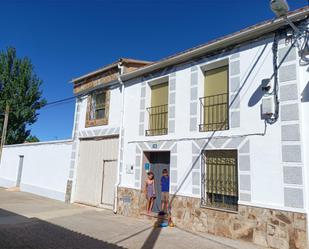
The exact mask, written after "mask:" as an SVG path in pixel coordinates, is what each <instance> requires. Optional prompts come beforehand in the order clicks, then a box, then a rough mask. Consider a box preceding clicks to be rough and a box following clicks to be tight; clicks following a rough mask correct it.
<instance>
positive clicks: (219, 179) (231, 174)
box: [202, 150, 238, 211]
mask: <svg viewBox="0 0 309 249" xmlns="http://www.w3.org/2000/svg"><path fill="white" fill-rule="evenodd" d="M202 179H203V181H202V185H203V186H202V189H203V191H202V205H203V206H206V207H212V208H219V209H227V210H232V211H237V208H238V205H237V203H238V173H237V151H236V150H206V151H204V152H203V167H202Z"/></svg>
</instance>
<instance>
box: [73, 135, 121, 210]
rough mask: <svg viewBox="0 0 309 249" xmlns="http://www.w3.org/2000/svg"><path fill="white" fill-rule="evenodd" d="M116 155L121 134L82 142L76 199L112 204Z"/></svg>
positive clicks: (104, 205) (82, 201)
mask: <svg viewBox="0 0 309 249" xmlns="http://www.w3.org/2000/svg"><path fill="white" fill-rule="evenodd" d="M117 155H118V138H109V139H102V140H82V141H81V142H80V147H79V161H78V166H77V178H76V192H75V198H74V199H75V202H78V203H83V204H87V205H91V206H103V207H106V208H112V207H113V202H114V187H115V184H116V178H117V176H116V174H117Z"/></svg>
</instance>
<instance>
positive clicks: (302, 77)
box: [120, 36, 309, 213]
mask: <svg viewBox="0 0 309 249" xmlns="http://www.w3.org/2000/svg"><path fill="white" fill-rule="evenodd" d="M273 39H274V38H273V36H268V37H265V38H263V39H259V40H258V41H255V42H250V43H248V44H244V45H242V46H240V47H238V48H237V49H234V50H232V51H229V52H224V53H221V54H219V55H214V56H210V57H205V58H199V59H197V60H195V61H190V62H188V63H184V64H182V65H179V66H174V67H173V68H171V69H168V70H163V69H162V70H161V71H160V72H158V73H154V74H153V75H150V76H147V77H144V78H142V79H141V78H139V79H135V80H132V81H131V82H128V83H125V85H126V87H125V103H130V104H126V105H125V109H124V123H123V125H124V131H125V132H124V154H123V161H124V165H123V166H122V167H121V175H122V177H121V179H122V180H121V184H120V186H121V187H127V188H133V189H141V187H142V185H143V182H144V179H141V172H142V167H143V165H142V160H141V158H142V155H143V152H144V151H157V150H162V151H165V150H168V151H171V153H172V154H171V172H170V175H171V193H172V194H173V193H176V194H177V195H182V196H191V197H197V198H201V167H202V166H201V165H202V163H201V159H200V158H198V157H199V155H198V154H199V153H200V151H201V148H202V146H203V144H205V143H208V142H207V141H210V142H209V144H208V145H207V146H206V147H205V149H207V150H208V149H222V148H224V149H237V150H238V174H239V180H238V182H239V204H243V205H249V206H256V207H265V208H272V209H279V210H287V211H295V212H303V213H305V212H307V211H308V205H307V203H308V199H307V194H306V192H307V191H306V186H307V178H308V176H309V175H308V170H307V169H306V168H305V167H304V165H308V158H307V157H308V155H305V154H306V153H305V152H306V151H307V152H308V138H309V136H308V135H309V131H308V130H307V129H308V128H307V127H306V125H304V124H307V123H308V121H309V120H308V119H309V113H308V110H307V109H308V101H307V102H306V103H304V102H303V103H301V102H300V101H301V100H300V99H301V95H300V94H301V91H302V89H303V88H304V87H305V86H306V85H307V84H308V79H309V78H308V72H307V71H306V70H307V66H305V67H301V66H300V65H299V63H298V60H299V57H298V54H297V51H296V48H295V47H294V48H292V50H291V51H290V52H289V54H288V56H287V58H286V59H285V60H284V62H283V63H282V65H281V67H280V69H279V86H280V90H279V99H280V113H279V119H278V121H277V122H275V123H274V124H267V126H266V129H265V122H264V120H263V119H261V110H260V108H261V101H262V95H261V92H262V91H261V83H262V81H263V80H264V79H268V78H271V76H272V74H273V53H272V45H273ZM290 46H291V44H289V43H287V44H286V43H285V40H284V39H282V40H280V41H279V47H278V49H279V50H278V54H279V60H280V59H282V58H283V56H282V55H283V54H285V52H286V51H287V49H288V48H289V47H290ZM222 60H228V64H229V88H230V90H229V91H230V94H229V96H230V120H229V122H230V128H229V130H226V131H217V132H214V133H213V132H199V131H198V125H199V123H200V104H199V98H201V97H203V93H204V74H203V69H204V68H205V67H206V68H207V67H209V66H210V67H212V65H213V64H214V63H217V62H219V61H222ZM161 77H168V78H169V98H170V99H169V127H168V129H169V132H168V134H167V135H163V136H145V135H144V134H145V130H146V129H148V115H147V112H146V110H145V108H147V107H150V94H151V92H150V91H151V90H150V84H151V83H152V82H153V81H156V80H158V79H160V78H161ZM193 81H196V82H193ZM237 82H238V83H239V84H238V83H237ZM272 85H273V80H272ZM292 85H295V86H296V87H297V88H296V89H297V91H298V94H297V96H296V98H294V96H285V95H284V96H283V94H284V93H286V91H285V92H284V91H283V89H282V88H281V87H282V86H287V88H286V89H287V90H288V91H287V92H290V88H289V86H292ZM195 86H196V87H195ZM292 90H293V89H292ZM307 91H308V86H307ZM144 92H145V93H144ZM196 93H197V94H196ZM280 94H281V95H280ZM259 95H260V96H259ZM174 98H175V101H174ZM285 98H287V100H286V99H285ZM289 98H292V99H289ZM283 100H284V101H283ZM144 102H145V104H144ZM290 104H292V106H291V107H292V109H289V107H290V106H288V105H290ZM196 108H197V109H196ZM295 111H296V112H298V111H299V113H301V114H300V115H299V116H297V118H296V119H294V118H291V119H290V120H289V118H287V120H283V116H286V115H291V116H293V114H295ZM171 112H172V113H173V112H175V114H174V113H173V114H171ZM283 112H284V113H283ZM238 115H239V116H238ZM235 117H236V118H235ZM238 117H239V120H237V118H238ZM289 124H295V125H299V129H300V130H299V131H301V136H300V137H299V139H297V138H296V139H294V137H293V138H292V141H283V136H284V134H283V133H285V132H292V133H293V131H295V130H294V129H293V128H291V129H289V130H288V131H286V130H285V131H283V129H282V126H283V125H289ZM307 126H308V125H307ZM264 133H265V134H264ZM296 133H297V131H296ZM292 136H293V135H292ZM210 138H211V139H210ZM209 139H210V140H209ZM288 140H289V139H288ZM201 144H202V146H200V147H199V145H201ZM294 145H295V146H298V145H299V147H296V148H294V147H293V146H294ZM285 146H287V147H285ZM289 146H292V147H289ZM294 149H296V150H294ZM299 150H300V151H299ZM295 151H296V154H297V153H298V154H297V155H296V157H294V156H295ZM286 155H287V156H286ZM303 155H305V156H303ZM298 156H301V159H300V160H298V158H297V157H298ZM195 160H198V162H197V166H193V164H194V163H193V162H194V161H195ZM131 166H133V167H134V170H133V171H131V172H130V171H129V170H127V169H129V168H130V167H131Z"/></svg>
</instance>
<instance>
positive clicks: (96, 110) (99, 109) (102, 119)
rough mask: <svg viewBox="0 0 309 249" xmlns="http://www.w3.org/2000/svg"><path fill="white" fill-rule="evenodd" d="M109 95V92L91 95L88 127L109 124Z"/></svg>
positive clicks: (104, 91) (103, 91)
mask: <svg viewBox="0 0 309 249" xmlns="http://www.w3.org/2000/svg"><path fill="white" fill-rule="evenodd" d="M109 94H110V93H109V91H106V90H98V91H95V92H93V93H92V94H91V95H89V97H88V107H87V118H86V127H90V126H98V125H107V124H108V112H109Z"/></svg>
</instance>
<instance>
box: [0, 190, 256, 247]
mask: <svg viewBox="0 0 309 249" xmlns="http://www.w3.org/2000/svg"><path fill="white" fill-rule="evenodd" d="M0 248H1V249H45V248H46V249H64V248H66V249H67V248H68V249H97V248H100V249H101V248H111V249H118V248H130V249H131V248H132V249H138V248H141V249H152V248H171V249H172V248H177V249H182V248H186V249H187V248H190V249H195V248H196V249H198V248H205V249H233V248H238V249H241V248H243V249H250V248H253V249H257V248H260V247H256V246H253V245H252V244H247V243H243V242H239V241H232V240H228V239H223V238H218V237H213V236H209V235H204V234H203V235H193V234H191V233H188V232H185V231H182V230H179V229H178V228H163V229H159V228H153V224H152V223H151V222H150V221H145V220H139V219H134V218H128V217H122V216H119V215H114V214H113V213H112V212H110V211H107V210H101V209H94V208H90V207H84V206H77V205H68V204H65V203H62V202H58V201H54V200H50V199H46V198H42V197H38V196H35V195H31V194H27V193H21V192H11V191H7V190H4V189H0Z"/></svg>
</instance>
